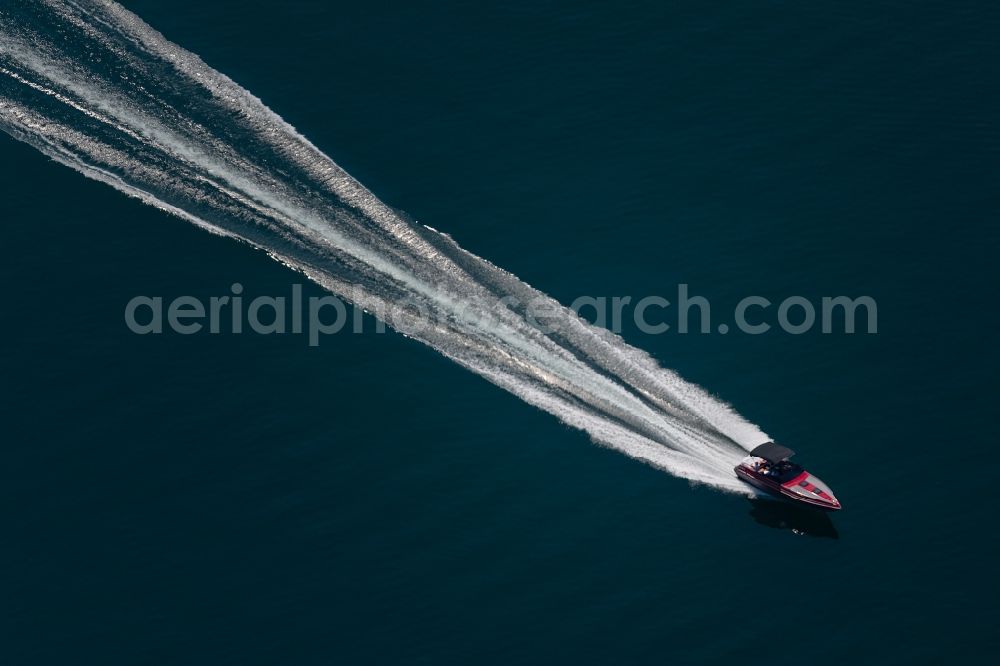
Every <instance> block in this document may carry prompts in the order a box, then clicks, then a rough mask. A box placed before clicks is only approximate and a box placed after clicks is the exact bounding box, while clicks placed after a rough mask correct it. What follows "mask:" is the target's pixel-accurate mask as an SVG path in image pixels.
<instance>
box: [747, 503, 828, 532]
mask: <svg viewBox="0 0 1000 666" xmlns="http://www.w3.org/2000/svg"><path fill="white" fill-rule="evenodd" d="M747 501H748V502H750V517H751V518H753V519H754V522H756V523H758V524H760V525H764V526H766V527H773V528H776V529H783V530H791V531H792V532H794V533H795V534H799V535H805V536H812V537H823V538H827V539H839V538H840V535H839V534H838V533H837V528H836V527H834V525H833V520H831V519H830V514H828V513H824V512H822V511H817V510H815V509H810V508H807V507H801V506H796V505H795V504H792V503H790V502H782V501H781V500H777V499H748V500H747Z"/></svg>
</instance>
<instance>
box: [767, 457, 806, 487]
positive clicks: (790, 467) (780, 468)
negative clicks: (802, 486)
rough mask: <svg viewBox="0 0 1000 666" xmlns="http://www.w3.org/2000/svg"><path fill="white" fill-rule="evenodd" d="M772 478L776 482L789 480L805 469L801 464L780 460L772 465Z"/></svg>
mask: <svg viewBox="0 0 1000 666" xmlns="http://www.w3.org/2000/svg"><path fill="white" fill-rule="evenodd" d="M773 469H774V478H775V480H777V481H778V483H786V482H788V481H791V480H792V479H794V478H795V477H797V476H798V475H799V474H801V473H802V472H804V471H805V469H804V468H803V467H802V465H796V464H795V463H793V462H789V461H788V460H782V461H781V462H779V463H778V464H776V465H775V466H774V468H773Z"/></svg>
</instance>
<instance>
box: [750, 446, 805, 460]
mask: <svg viewBox="0 0 1000 666" xmlns="http://www.w3.org/2000/svg"><path fill="white" fill-rule="evenodd" d="M750 455H752V456H757V457H758V458H763V459H764V460H767V461H768V462H772V463H778V462H781V461H782V460H787V459H789V458H791V457H792V456H794V455H795V451H792V450H791V449H790V448H788V447H787V446H782V445H781V444H775V443H774V442H768V443H767V444H761V445H760V446H758V447H757V448H756V449H754V450H753V451H751V452H750Z"/></svg>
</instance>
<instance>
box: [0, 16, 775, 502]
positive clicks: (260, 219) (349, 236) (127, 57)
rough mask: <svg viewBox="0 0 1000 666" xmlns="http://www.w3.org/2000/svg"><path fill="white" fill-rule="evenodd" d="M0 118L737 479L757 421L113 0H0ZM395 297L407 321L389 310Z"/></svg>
mask: <svg viewBox="0 0 1000 666" xmlns="http://www.w3.org/2000/svg"><path fill="white" fill-rule="evenodd" d="M64 35H72V39H67V38H65V37H64ZM0 128H2V129H3V130H5V131H6V132H7V133H9V134H10V135H12V136H13V137H15V138H17V139H19V140H21V141H24V142H27V143H29V144H31V145H32V146H34V147H35V148H37V149H38V150H40V151H42V152H43V153H45V154H46V155H48V156H50V157H52V158H53V159H55V160H57V161H59V162H60V163H62V164H65V165H67V166H69V167H71V168H73V169H76V170H77V171H79V172H81V173H83V174H84V175H86V176H88V177H90V178H94V179H96V180H99V181H101V182H104V183H107V184H109V185H111V186H112V187H115V188H117V189H118V190H121V191H122V192H124V193H126V194H128V195H130V196H134V197H137V198H139V199H141V200H142V201H144V202H146V203H148V204H150V205H153V206H156V207H158V208H160V209H162V210H165V211H168V212H170V213H172V214H174V215H178V216H180V217H182V218H184V219H186V220H188V221H190V222H193V223H195V224H197V225H199V226H201V227H203V228H205V229H207V230H209V231H211V232H213V233H218V234H223V235H227V236H231V237H234V238H238V239H241V240H244V241H247V242H249V243H251V244H253V245H254V246H256V247H259V248H261V249H264V250H266V251H267V252H268V253H269V254H271V255H272V256H273V257H275V258H276V259H278V260H280V261H282V262H284V263H285V264H287V265H289V266H291V267H293V268H295V269H296V270H299V271H301V272H303V273H304V274H305V275H307V276H308V277H309V278H310V279H312V280H314V281H315V282H317V283H319V284H320V285H322V286H323V287H325V288H327V289H329V290H330V291H332V292H334V293H337V294H339V295H341V296H342V297H345V298H347V299H348V300H350V301H352V302H353V303H355V305H357V306H360V307H363V308H364V309H366V310H368V311H369V312H373V313H375V314H376V316H379V317H380V318H382V319H384V320H386V321H387V322H388V323H389V324H390V325H392V326H394V327H395V328H397V329H399V330H401V331H402V332H403V333H405V334H406V335H409V336H410V337H413V338H415V339H417V340H420V341H422V342H424V343H426V344H428V345H430V346H431V347H433V348H434V349H436V350H438V351H439V352H440V353H442V354H444V355H445V356H447V357H449V358H451V359H453V360H454V361H455V362H457V363H459V364H461V365H462V366H464V367H466V368H468V369H469V370H471V371H473V372H476V373H478V374H479V375H481V376H483V377H484V378H486V379H488V380H489V381H491V382H493V383H494V384H496V385H498V386H501V387H503V388H504V389H506V390H508V391H510V392H512V393H514V394H515V395H517V396H519V397H521V398H522V399H523V400H525V401H526V402H528V403H530V404H532V405H535V406H536V407H538V408H540V409H543V410H545V411H547V412H550V413H552V414H553V415H555V416H556V417H558V418H559V419H561V420H562V421H563V422H565V423H567V424H569V425H571V426H573V427H576V428H579V429H581V430H584V431H585V432H587V433H588V434H589V435H590V436H591V438H592V439H593V440H594V441H596V442H598V443H599V444H602V445H604V446H608V447H611V448H614V449H617V450H619V451H621V452H623V453H625V454H627V455H629V456H632V457H633V458H636V459H640V460H643V461H645V462H648V463H649V464H651V465H654V466H656V467H659V468H661V469H664V470H666V471H668V472H670V473H672V474H674V475H676V476H679V477H683V478H686V479H689V480H691V481H694V482H698V483H704V484H707V485H711V486H714V487H717V488H721V489H726V490H732V491H734V492H746V490H745V489H744V488H743V487H742V486H741V484H740V483H739V482H738V481H737V480H736V479H735V477H734V476H733V473H732V466H733V464H734V462H735V461H736V460H737V459H739V458H740V457H741V456H742V455H744V453H745V450H747V449H749V448H752V447H753V446H755V445H756V444H759V443H762V442H764V441H767V440H768V437H767V435H765V434H764V433H763V432H761V431H760V430H759V429H758V428H757V427H756V426H754V425H753V424H751V423H749V422H747V421H746V420H744V419H743V418H741V417H740V416H739V415H738V414H736V412H735V411H733V410H732V409H731V408H730V407H729V406H728V405H726V404H725V403H723V402H721V401H719V400H717V399H716V398H714V397H712V396H711V395H709V394H708V393H706V392H705V391H704V390H702V389H701V388H699V387H697V386H695V385H693V384H691V383H689V382H685V381H684V380H683V379H681V378H680V377H679V376H677V374H675V373H673V372H671V371H669V370H665V369H663V368H661V367H659V365H658V364H657V363H656V362H655V361H654V360H653V359H652V358H651V357H650V356H648V355H647V354H645V353H644V352H642V351H640V350H638V349H636V348H634V347H631V346H629V345H627V344H625V342H624V341H623V340H621V338H619V337H618V336H616V335H613V334H611V333H609V332H608V331H606V330H603V329H599V328H595V327H593V326H590V325H589V324H587V323H586V322H584V321H583V320H582V319H580V318H578V317H577V316H576V315H575V313H573V312H572V311H571V310H569V309H567V308H564V307H562V306H561V305H559V304H558V303H556V302H555V301H553V300H552V299H549V298H548V297H546V296H545V295H544V294H542V293H540V292H538V291H537V290H535V289H533V288H532V287H530V286H529V285H527V284H525V283H524V282H522V281H520V280H518V279H517V277H515V276H514V275H512V274H510V273H507V272H505V271H503V270H501V269H499V268H497V267H496V266H494V265H492V264H490V263H489V262H488V261H486V260H484V259H482V258H480V257H477V256H475V255H473V254H471V253H469V252H466V251H465V250H463V249H462V248H461V247H459V246H458V245H457V244H456V243H455V242H454V241H453V240H452V239H451V238H450V237H448V236H446V235H444V234H441V233H439V232H437V231H434V230H433V229H430V228H429V227H424V226H421V225H418V224H415V223H413V222H411V221H409V220H407V219H405V218H404V217H403V216H401V215H399V214H398V213H397V212H396V211H394V210H393V209H392V208H390V207H388V206H386V205H385V204H384V203H382V202H381V201H379V200H378V199H377V198H376V197H375V196H374V195H373V194H372V193H371V192H369V191H368V190H367V189H365V188H364V187H363V186H362V185H361V184H360V183H358V182H357V181H356V180H354V179H353V178H352V177H351V176H350V175H349V174H347V173H346V172H345V171H344V170H343V169H341V168H340V167H339V166H337V164H335V163H334V162H333V161H332V160H331V159H330V158H329V157H327V156H326V155H325V154H323V153H322V152H321V151H320V150H319V149H318V148H316V147H315V146H313V145H312V144H311V143H310V142H309V141H308V140H307V139H306V138H305V137H303V136H302V135H300V134H299V133H298V132H296V131H295V129H294V128H292V127H291V126H290V125H288V124H287V123H286V122H284V121H283V120H282V119H281V118H280V117H279V116H278V115H276V114H275V113H274V112H272V111H271V110H270V109H269V108H267V107H266V106H265V105H264V104H263V103H262V102H261V101H260V100H258V99H257V98H255V97H253V96H252V95H251V94H250V93H249V92H247V91H246V90H244V89H243V88H241V87H240V86H238V85H237V84H236V83H234V82H233V81H231V80H230V79H228V78H227V77H225V76H224V75H222V74H220V73H219V72H217V71H215V70H213V69H212V68H210V67H209V66H208V65H206V64H205V63H204V62H202V61H201V60H200V59H199V58H198V57H197V56H195V55H194V54H192V53H189V52H187V51H185V50H183V49H181V48H180V47H178V46H176V45H174V44H172V43H170V42H169V41H167V40H166V39H165V38H164V37H163V36H162V35H160V34H159V33H158V32H156V31H155V30H153V29H152V28H150V27H149V26H148V25H146V24H145V23H143V22H142V21H141V20H140V19H139V18H138V17H136V16H135V15H134V14H132V13H130V12H129V11H127V10H125V9H124V8H122V7H121V6H119V5H118V4H116V3H114V2H110V1H108V0H32V1H27V0H26V1H24V2H21V3H18V5H17V6H16V7H15V8H10V9H3V10H0ZM499 299H505V301H504V306H503V307H500V306H498V304H497V303H498V301H499ZM538 299H545V301H546V303H547V304H548V306H549V308H548V313H549V314H548V316H547V322H546V323H548V324H550V326H549V330H546V331H544V332H543V331H541V330H539V329H538V327H536V326H533V325H532V324H531V323H530V320H529V319H528V318H527V311H526V306H527V304H528V303H531V302H533V301H538ZM400 304H406V305H408V306H409V311H410V313H411V314H410V315H409V318H408V319H407V320H404V319H402V318H400V317H398V316H396V317H394V316H392V313H393V311H394V310H393V308H394V307H398V306H400ZM396 312H398V310H396ZM407 322H408V325H407Z"/></svg>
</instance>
